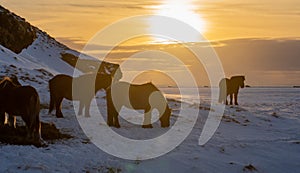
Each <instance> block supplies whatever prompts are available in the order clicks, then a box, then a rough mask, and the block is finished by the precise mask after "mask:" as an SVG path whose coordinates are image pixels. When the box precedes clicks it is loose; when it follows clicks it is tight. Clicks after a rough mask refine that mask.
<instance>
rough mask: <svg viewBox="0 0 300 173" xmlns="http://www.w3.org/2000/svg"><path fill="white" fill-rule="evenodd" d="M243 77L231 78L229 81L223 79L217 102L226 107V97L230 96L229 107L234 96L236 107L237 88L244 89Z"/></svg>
mask: <svg viewBox="0 0 300 173" xmlns="http://www.w3.org/2000/svg"><path fill="white" fill-rule="evenodd" d="M244 81H245V76H232V77H231V78H230V79H228V78H223V79H222V80H221V81H220V83H219V87H220V94H219V102H220V103H222V102H223V103H225V104H226V105H228V101H227V96H228V95H229V96H230V105H232V99H233V96H234V104H235V105H238V101H237V97H238V92H239V88H244V86H245V84H244Z"/></svg>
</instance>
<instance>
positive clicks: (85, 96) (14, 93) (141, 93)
mask: <svg viewBox="0 0 300 173" xmlns="http://www.w3.org/2000/svg"><path fill="white" fill-rule="evenodd" d="M231 80H232V81H233V82H230V80H228V79H222V80H221V82H220V89H221V90H222V91H221V90H220V99H219V101H220V102H222V101H224V102H225V103H226V104H227V99H226V97H227V95H230V104H232V95H233V94H234V96H235V104H237V92H238V88H239V87H243V86H244V83H243V82H244V80H245V78H244V77H243V76H238V77H233V78H232V79H231ZM112 81H113V80H112V76H111V75H109V74H100V73H96V74H84V75H82V76H79V77H71V76H68V75H64V74H60V75H56V76H54V77H53V78H52V79H50V80H49V90H50V104H49V114H50V113H51V112H52V111H53V110H54V108H55V109H56V117H58V118H62V117H63V114H62V111H61V104H62V101H63V99H64V98H65V99H68V100H79V101H80V104H79V111H78V115H82V112H83V109H85V116H86V117H89V116H90V113H89V109H90V103H91V100H92V99H93V97H94V96H95V94H96V93H97V91H99V90H101V89H105V90H106V101H107V125H108V126H114V127H117V128H119V127H120V124H119V120H118V115H119V112H120V110H121V108H122V107H123V106H124V107H127V108H130V109H135V110H138V109H139V110H144V122H143V125H142V127H143V128H152V125H151V113H152V111H153V110H154V109H156V110H158V112H159V120H160V124H161V127H169V126H170V116H171V109H170V108H169V106H168V103H167V100H166V98H165V97H164V96H163V94H162V92H161V91H160V90H159V89H158V88H157V87H156V86H155V85H153V84H152V83H145V84H141V85H134V84H130V83H127V82H120V81H119V82H114V83H113V82H112ZM224 81H225V82H224ZM236 81H241V82H242V84H237V82H236ZM231 83H232V84H234V85H233V87H231V86H232V85H231ZM91 84H94V85H91ZM226 85H227V91H226ZM91 86H92V87H91ZM224 87H225V88H224ZM223 90H225V91H223ZM39 112H40V99H39V95H38V92H37V91H36V89H35V88H34V87H32V86H22V85H21V84H20V83H19V81H18V79H17V77H16V76H12V77H4V78H3V79H2V81H1V82H0V125H3V124H4V122H5V120H6V117H5V113H7V114H8V122H9V124H10V125H13V126H14V127H16V124H15V116H21V118H22V119H23V121H24V122H25V124H26V126H27V137H28V138H29V139H33V140H42V139H41V122H40V118H39Z"/></svg>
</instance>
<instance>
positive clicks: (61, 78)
mask: <svg viewBox="0 0 300 173" xmlns="http://www.w3.org/2000/svg"><path fill="white" fill-rule="evenodd" d="M111 82H112V77H111V75H109V74H100V73H97V74H85V75H82V76H79V77H76V78H73V77H71V76H68V75H64V74H60V75H56V76H54V77H53V78H52V79H51V80H49V89H50V106H49V114H50V113H51V112H52V110H53V109H54V107H55V109H56V117H58V118H62V117H63V114H62V112H61V103H62V100H63V99H64V98H66V99H68V100H79V101H80V106H79V111H78V115H81V114H82V110H83V108H85V116H86V117H89V116H90V112H89V110H90V104H91V101H92V99H93V97H94V96H95V94H96V92H97V91H98V90H100V89H106V88H107V87H109V86H110V85H111ZM93 84H95V85H94V86H92V85H93ZM92 89H94V90H92Z"/></svg>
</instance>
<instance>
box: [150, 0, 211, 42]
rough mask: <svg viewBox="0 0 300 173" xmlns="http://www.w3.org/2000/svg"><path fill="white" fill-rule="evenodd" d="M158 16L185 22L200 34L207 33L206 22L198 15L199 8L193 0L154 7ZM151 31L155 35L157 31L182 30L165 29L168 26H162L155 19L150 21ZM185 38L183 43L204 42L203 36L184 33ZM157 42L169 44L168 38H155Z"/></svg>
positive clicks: (167, 0) (173, 0) (179, 0)
mask: <svg viewBox="0 0 300 173" xmlns="http://www.w3.org/2000/svg"><path fill="white" fill-rule="evenodd" d="M153 9H154V11H155V14H156V15H161V16H167V17H171V18H174V19H177V20H179V21H181V22H184V23H186V24H188V25H190V26H191V27H193V28H195V29H196V30H197V31H198V32H199V34H203V33H204V32H205V29H206V28H205V27H206V22H205V20H204V19H203V18H202V17H201V16H200V14H198V13H196V10H197V7H196V6H195V5H194V4H193V1H192V0H184V1H182V0H165V1H164V2H163V4H161V5H157V6H153ZM149 25H150V26H149V31H150V33H155V32H154V31H156V30H162V29H169V30H174V29H177V30H180V28H173V27H172V25H170V26H168V27H167V28H163V27H165V26H166V25H163V26H162V25H161V23H160V21H155V20H153V19H150V20H149ZM184 34H185V36H184V37H183V38H182V40H178V41H182V42H197V41H202V36H199V35H191V34H189V33H184ZM154 39H155V41H157V42H168V41H169V40H167V39H166V38H161V37H155V38H154Z"/></svg>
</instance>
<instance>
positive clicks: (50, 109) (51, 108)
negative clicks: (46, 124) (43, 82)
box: [48, 80, 55, 114]
mask: <svg viewBox="0 0 300 173" xmlns="http://www.w3.org/2000/svg"><path fill="white" fill-rule="evenodd" d="M51 81H52V80H50V81H49V83H48V85H49V91H50V105H49V111H48V113H49V114H51V112H52V111H53V109H54V106H55V99H54V95H53V92H54V91H53V84H52V82H51Z"/></svg>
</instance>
